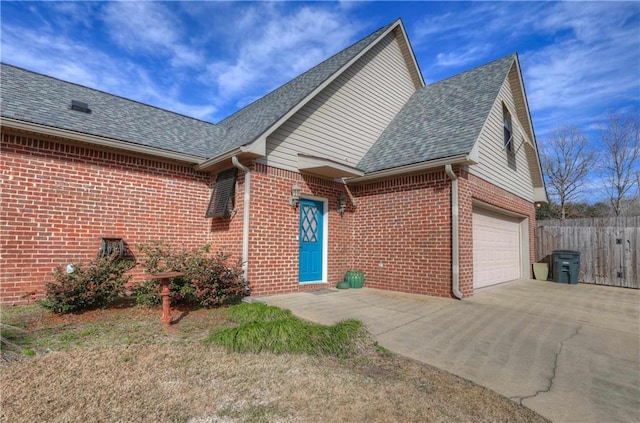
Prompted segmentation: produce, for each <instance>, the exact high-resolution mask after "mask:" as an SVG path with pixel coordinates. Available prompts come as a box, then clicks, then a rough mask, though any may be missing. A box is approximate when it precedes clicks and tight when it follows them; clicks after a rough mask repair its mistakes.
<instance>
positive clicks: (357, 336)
mask: <svg viewBox="0 0 640 423" xmlns="http://www.w3.org/2000/svg"><path fill="white" fill-rule="evenodd" d="M228 316H229V318H230V319H231V320H235V321H238V322H240V326H238V327H235V328H221V329H216V330H214V331H212V332H211V334H210V335H209V337H208V338H207V341H206V342H207V343H210V344H216V345H221V346H224V347H226V348H227V349H229V350H230V351H237V352H252V353H258V352H261V351H268V352H272V353H275V354H283V353H289V354H309V355H334V356H337V357H346V356H348V355H349V354H352V353H355V352H356V350H357V348H358V343H359V342H358V341H360V340H361V339H363V338H364V333H365V332H364V329H363V327H362V323H360V322H359V321H357V320H345V321H343V322H340V323H337V324H335V325H333V326H324V325H318V324H313V323H309V322H304V321H302V320H300V319H298V318H296V317H293V316H292V315H291V312H290V311H289V310H282V309H279V308H277V307H269V306H265V305H264V304H242V305H237V306H234V307H233V308H231V309H230V310H229V314H228Z"/></svg>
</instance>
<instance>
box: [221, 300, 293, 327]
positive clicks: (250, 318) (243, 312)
mask: <svg viewBox="0 0 640 423" xmlns="http://www.w3.org/2000/svg"><path fill="white" fill-rule="evenodd" d="M291 317H293V314H292V313H291V310H285V309H282V308H278V307H274V306H269V305H266V304H262V303H251V304H247V303H245V304H238V305H236V306H234V307H231V308H229V311H228V312H227V318H228V319H229V320H231V321H232V322H236V323H238V324H241V325H243V324H247V323H252V322H270V321H274V320H283V319H288V318H291Z"/></svg>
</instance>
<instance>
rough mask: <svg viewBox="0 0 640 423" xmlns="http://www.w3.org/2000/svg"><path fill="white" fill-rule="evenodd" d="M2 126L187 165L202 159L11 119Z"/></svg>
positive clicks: (3, 120)
mask: <svg viewBox="0 0 640 423" xmlns="http://www.w3.org/2000/svg"><path fill="white" fill-rule="evenodd" d="M2 125H3V126H6V127H8V128H14V129H19V130H23V131H30V132H36V133H39V134H43V135H50V136H54V137H60V138H66V139H69V140H73V141H79V142H82V143H87V144H93V145H99V146H103V147H110V148H117V149H119V150H126V151H131V152H135V153H142V154H147V155H150V156H157V157H162V158H166V159H171V160H178V161H181V162H187V163H199V162H201V161H202V157H200V156H194V155H191V154H183V153H174V152H171V151H167V150H162V149H159V148H154V147H148V146H144V145H140V144H133V143H130V142H124V141H118V140H114V139H111V138H105V137H100V136H97V135H90V134H83V133H81V132H75V131H70V130H68V129H60V128H54V127H52V126H46V125H41V124H38V123H32V122H25V121H22V120H17V119H13V118H7V117H3V118H2Z"/></svg>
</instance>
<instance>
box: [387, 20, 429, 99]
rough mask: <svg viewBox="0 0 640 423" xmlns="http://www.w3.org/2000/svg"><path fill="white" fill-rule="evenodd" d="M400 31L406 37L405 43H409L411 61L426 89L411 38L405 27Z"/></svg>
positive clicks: (401, 26) (402, 26)
mask: <svg viewBox="0 0 640 423" xmlns="http://www.w3.org/2000/svg"><path fill="white" fill-rule="evenodd" d="M394 28H395V27H394ZM400 30H401V31H402V35H403V37H404V41H405V42H406V43H407V48H408V49H409V52H410V53H411V59H412V61H413V66H414V67H415V69H416V72H417V73H418V76H419V77H420V82H421V83H422V87H424V86H425V83H424V76H422V72H421V71H420V66H418V61H417V60H416V54H415V53H414V51H413V47H411V43H410V42H409V36H407V31H405V30H404V25H400Z"/></svg>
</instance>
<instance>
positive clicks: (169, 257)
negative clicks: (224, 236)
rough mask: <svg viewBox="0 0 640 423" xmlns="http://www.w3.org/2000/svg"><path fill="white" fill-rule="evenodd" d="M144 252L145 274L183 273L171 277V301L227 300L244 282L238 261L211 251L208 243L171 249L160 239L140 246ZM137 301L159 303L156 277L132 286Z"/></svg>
mask: <svg viewBox="0 0 640 423" xmlns="http://www.w3.org/2000/svg"><path fill="white" fill-rule="evenodd" d="M138 248H139V249H140V251H142V252H143V253H144V255H145V258H144V260H143V262H142V264H143V267H144V270H145V272H146V273H149V274H152V273H159V272H167V271H179V272H183V273H184V276H181V277H178V278H174V279H172V280H171V284H170V286H169V290H170V299H171V303H172V304H174V305H176V304H185V303H193V304H199V305H201V306H203V307H212V306H217V305H221V304H226V303H230V302H233V301H236V300H238V299H240V298H241V297H242V295H243V290H244V281H243V279H242V271H241V266H240V263H237V264H235V265H230V264H229V257H230V256H229V255H228V254H224V253H222V252H218V253H215V254H211V253H210V247H209V245H205V246H204V247H202V248H200V249H196V250H191V251H189V250H185V249H180V250H173V249H172V248H171V247H169V246H168V245H166V244H164V243H162V242H153V243H150V244H145V245H139V246H138ZM133 291H134V294H135V296H136V300H137V302H138V304H143V305H157V304H160V302H161V297H160V292H159V284H158V281H157V280H148V281H144V282H141V283H138V284H136V285H135V286H134V287H133Z"/></svg>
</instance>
